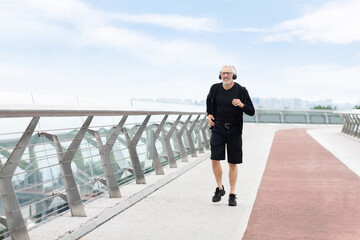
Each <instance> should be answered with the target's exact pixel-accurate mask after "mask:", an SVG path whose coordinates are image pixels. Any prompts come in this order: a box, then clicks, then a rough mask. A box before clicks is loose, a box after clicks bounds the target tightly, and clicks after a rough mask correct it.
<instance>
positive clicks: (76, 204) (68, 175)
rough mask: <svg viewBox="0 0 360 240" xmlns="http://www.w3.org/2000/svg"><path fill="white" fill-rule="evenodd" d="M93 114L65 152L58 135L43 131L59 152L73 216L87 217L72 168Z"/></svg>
mask: <svg viewBox="0 0 360 240" xmlns="http://www.w3.org/2000/svg"><path fill="white" fill-rule="evenodd" d="M92 119H93V116H88V117H87V119H86V120H85V122H84V124H83V125H82V127H81V128H80V130H79V132H78V133H77V134H76V136H75V138H74V140H73V141H72V142H71V144H70V146H69V148H68V149H67V151H66V152H65V153H64V152H63V150H62V146H61V144H60V141H59V139H58V137H57V136H56V135H52V134H48V133H41V135H44V136H45V137H46V138H48V139H49V140H50V141H52V142H53V143H54V145H55V148H56V152H57V154H58V158H59V163H60V169H61V173H62V177H63V179H64V187H65V190H66V197H67V200H68V204H69V208H70V212H71V216H73V217H86V213H85V209H84V205H83V204H82V200H81V197H80V193H79V189H78V187H77V185H76V181H75V177H74V173H73V171H72V169H71V162H72V161H73V159H74V156H75V154H76V151H77V149H78V148H79V146H80V144H81V142H82V140H83V138H84V136H85V133H86V132H87V130H88V128H89V125H90V123H91V121H92Z"/></svg>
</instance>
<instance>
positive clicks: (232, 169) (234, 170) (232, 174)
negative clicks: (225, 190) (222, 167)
mask: <svg viewBox="0 0 360 240" xmlns="http://www.w3.org/2000/svg"><path fill="white" fill-rule="evenodd" d="M237 177H238V167H237V164H232V163H229V181H230V194H235V186H236V180H237Z"/></svg>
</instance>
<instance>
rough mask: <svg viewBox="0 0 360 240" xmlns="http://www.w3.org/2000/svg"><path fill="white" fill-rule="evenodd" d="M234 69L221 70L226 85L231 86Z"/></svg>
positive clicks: (224, 68) (225, 68)
mask: <svg viewBox="0 0 360 240" xmlns="http://www.w3.org/2000/svg"><path fill="white" fill-rule="evenodd" d="M232 77H233V72H232V67H223V68H222V70H221V79H222V81H223V83H224V84H230V83H231V82H232V81H233V79H232Z"/></svg>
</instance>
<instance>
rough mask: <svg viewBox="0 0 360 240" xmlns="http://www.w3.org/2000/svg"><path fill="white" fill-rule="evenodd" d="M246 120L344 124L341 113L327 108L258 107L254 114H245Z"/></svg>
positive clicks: (255, 121) (254, 121) (256, 121)
mask: <svg viewBox="0 0 360 240" xmlns="http://www.w3.org/2000/svg"><path fill="white" fill-rule="evenodd" d="M244 122H253V123H282V124H286V123H299V124H342V119H341V117H340V115H339V114H338V113H336V112H334V111H327V110H265V109H256V113H255V115H254V116H248V115H244Z"/></svg>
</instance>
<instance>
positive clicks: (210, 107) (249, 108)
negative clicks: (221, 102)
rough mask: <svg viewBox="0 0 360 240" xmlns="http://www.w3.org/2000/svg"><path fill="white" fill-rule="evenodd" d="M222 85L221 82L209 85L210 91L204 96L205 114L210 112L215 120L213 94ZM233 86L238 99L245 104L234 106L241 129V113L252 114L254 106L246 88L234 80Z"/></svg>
mask: <svg viewBox="0 0 360 240" xmlns="http://www.w3.org/2000/svg"><path fill="white" fill-rule="evenodd" d="M220 87H222V83H216V84H214V85H212V86H211V88H210V92H209V94H208V96H207V98H206V112H207V114H208V115H209V114H211V115H213V116H214V118H215V120H216V100H215V96H216V93H217V90H218V89H219V88H220ZM233 87H235V88H237V90H238V94H239V95H238V96H239V99H240V100H241V102H242V103H243V104H244V105H245V106H244V107H243V108H240V107H239V108H236V110H237V111H238V113H239V124H240V129H242V127H243V113H245V114H247V115H249V116H253V115H254V114H255V108H254V106H253V104H252V101H251V99H250V96H249V93H248V91H247V90H246V88H245V87H243V86H241V85H240V84H238V83H236V82H234V86H233Z"/></svg>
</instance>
